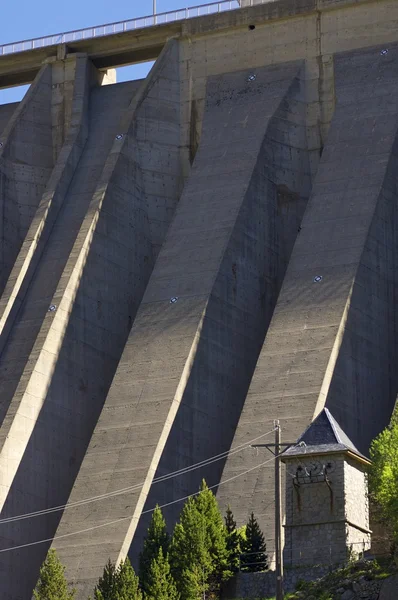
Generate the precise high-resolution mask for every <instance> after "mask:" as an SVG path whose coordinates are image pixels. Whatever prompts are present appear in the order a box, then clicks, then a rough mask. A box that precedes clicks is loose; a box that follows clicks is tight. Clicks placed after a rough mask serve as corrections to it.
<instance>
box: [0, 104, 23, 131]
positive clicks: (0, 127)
mask: <svg viewBox="0 0 398 600" xmlns="http://www.w3.org/2000/svg"><path fill="white" fill-rule="evenodd" d="M18 104H19V102H12V103H10V104H2V105H0V136H1V135H2V133H3V131H4V129H5V128H6V126H7V124H8V122H9V121H10V119H11V117H12V115H13V114H14V112H15V110H16V108H17V106H18Z"/></svg>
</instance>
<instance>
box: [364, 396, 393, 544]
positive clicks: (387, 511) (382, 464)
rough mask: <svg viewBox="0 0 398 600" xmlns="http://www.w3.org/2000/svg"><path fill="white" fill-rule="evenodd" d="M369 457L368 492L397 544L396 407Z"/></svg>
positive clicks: (376, 439) (371, 449)
mask: <svg viewBox="0 0 398 600" xmlns="http://www.w3.org/2000/svg"><path fill="white" fill-rule="evenodd" d="M370 457H371V459H372V466H371V469H370V478H369V487H370V492H371V494H372V496H373V498H374V500H375V501H376V502H377V504H378V505H379V506H380V509H381V512H382V516H383V517H384V519H385V520H386V521H387V523H388V524H389V525H390V526H391V527H392V530H393V535H394V539H395V540H396V542H398V405H397V406H396V408H395V410H394V413H393V415H392V418H391V422H390V425H389V426H388V427H387V428H386V429H384V431H382V432H381V433H380V434H379V435H378V436H377V437H376V438H375V439H374V440H373V442H372V444H371V447H370Z"/></svg>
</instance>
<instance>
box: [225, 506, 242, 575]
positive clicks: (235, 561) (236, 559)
mask: <svg viewBox="0 0 398 600" xmlns="http://www.w3.org/2000/svg"><path fill="white" fill-rule="evenodd" d="M225 527H226V530H227V539H226V543H227V551H228V565H229V570H230V571H231V572H232V573H237V572H238V571H239V566H240V554H241V537H240V535H239V532H238V530H237V529H236V521H235V519H234V516H233V514H232V510H231V507H230V506H229V504H228V507H227V512H226V515H225Z"/></svg>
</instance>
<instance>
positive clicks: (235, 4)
mask: <svg viewBox="0 0 398 600" xmlns="http://www.w3.org/2000/svg"><path fill="white" fill-rule="evenodd" d="M270 1H273V0H250V4H264V3H266V2H270ZM245 4H249V2H248V1H247V0H246V2H245ZM239 8H241V2H240V0H223V1H222V2H212V3H210V4H202V5H199V6H193V7H190V8H181V9H177V10H172V11H169V12H164V13H158V14H156V15H150V16H147V17H137V18H136V19H128V20H126V21H118V22H117V23H107V24H105V25H97V26H95V27H87V28H85V29H76V30H75V31H67V32H65V33H57V34H53V35H47V36H43V37H38V38H32V39H30V40H23V41H19V42H12V43H9V44H3V45H0V56H4V55H6V54H14V53H16V52H25V51H28V50H35V49H36V48H43V47H45V46H54V45H56V44H67V43H68V42H69V43H70V42H77V41H80V40H85V39H90V38H96V37H102V36H106V35H114V34H118V33H124V32H125V31H133V30H135V29H142V28H145V27H153V26H154V25H163V24H166V23H173V22H175V21H183V20H185V19H192V18H195V17H203V16H206V15H212V14H217V13H221V12H226V11H230V10H237V9H239Z"/></svg>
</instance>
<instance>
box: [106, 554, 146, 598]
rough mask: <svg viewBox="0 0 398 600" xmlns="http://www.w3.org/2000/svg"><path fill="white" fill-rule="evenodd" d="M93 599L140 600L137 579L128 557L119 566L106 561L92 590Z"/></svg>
mask: <svg viewBox="0 0 398 600" xmlns="http://www.w3.org/2000/svg"><path fill="white" fill-rule="evenodd" d="M94 599H95V600H142V594H141V591H140V589H139V580H138V577H137V575H136V574H135V573H134V569H133V567H132V566H131V563H130V560H129V559H128V558H126V560H125V561H122V562H121V563H120V565H119V567H116V566H115V565H114V564H113V563H112V562H111V561H110V560H109V561H108V563H107V564H106V566H105V568H104V572H103V575H102V577H101V578H100V580H99V582H98V585H97V586H96V588H95V590H94Z"/></svg>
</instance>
